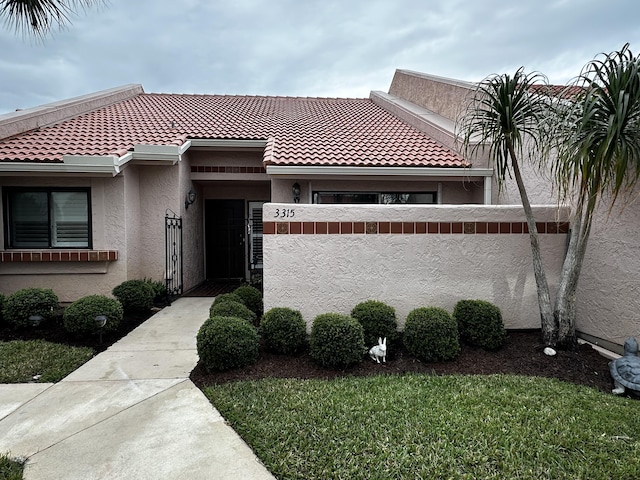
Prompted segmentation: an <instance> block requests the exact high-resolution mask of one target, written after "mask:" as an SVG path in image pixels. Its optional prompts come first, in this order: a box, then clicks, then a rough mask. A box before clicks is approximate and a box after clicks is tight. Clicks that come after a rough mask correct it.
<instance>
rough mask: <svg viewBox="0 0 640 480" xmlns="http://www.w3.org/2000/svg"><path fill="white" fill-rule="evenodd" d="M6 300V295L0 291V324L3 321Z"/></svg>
mask: <svg viewBox="0 0 640 480" xmlns="http://www.w3.org/2000/svg"><path fill="white" fill-rule="evenodd" d="M6 301H7V297H5V296H4V294H3V293H0V325H2V324H3V323H4V313H3V312H4V303H5V302H6Z"/></svg>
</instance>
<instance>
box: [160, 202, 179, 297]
mask: <svg viewBox="0 0 640 480" xmlns="http://www.w3.org/2000/svg"><path fill="white" fill-rule="evenodd" d="M164 224H165V230H164V231H165V280H166V282H167V294H168V295H169V296H170V297H172V296H177V295H182V218H181V217H179V216H178V215H176V213H175V212H173V211H171V210H167V212H166V213H165V217H164Z"/></svg>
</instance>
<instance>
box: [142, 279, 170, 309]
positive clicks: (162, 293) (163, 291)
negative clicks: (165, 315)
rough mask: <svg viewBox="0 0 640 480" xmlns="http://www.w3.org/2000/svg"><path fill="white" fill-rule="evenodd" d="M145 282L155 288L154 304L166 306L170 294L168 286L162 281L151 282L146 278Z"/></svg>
mask: <svg viewBox="0 0 640 480" xmlns="http://www.w3.org/2000/svg"><path fill="white" fill-rule="evenodd" d="M143 281H144V282H146V283H148V284H149V285H151V288H153V304H154V305H164V304H166V303H167V298H168V297H169V294H168V292H167V285H166V284H165V282H163V281H161V280H151V279H150V278H144V279H143Z"/></svg>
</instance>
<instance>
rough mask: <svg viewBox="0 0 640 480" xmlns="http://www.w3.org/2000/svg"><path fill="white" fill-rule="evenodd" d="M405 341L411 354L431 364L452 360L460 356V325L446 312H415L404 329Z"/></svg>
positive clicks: (435, 310)
mask: <svg viewBox="0 0 640 480" xmlns="http://www.w3.org/2000/svg"><path fill="white" fill-rule="evenodd" d="M403 338H404V345H405V347H406V348H407V350H408V351H409V353H411V354H412V355H414V356H415V357H417V358H419V359H422V360H425V361H427V362H438V361H442V360H451V359H453V358H456V357H457V356H458V354H459V353H460V342H459V340H458V324H457V323H456V321H455V319H454V318H453V317H452V316H451V315H450V314H449V312H447V311H446V310H444V309H442V308H438V307H423V308H416V309H415V310H412V311H411V312H410V313H409V315H408V316H407V321H406V322H405V325H404V337H403Z"/></svg>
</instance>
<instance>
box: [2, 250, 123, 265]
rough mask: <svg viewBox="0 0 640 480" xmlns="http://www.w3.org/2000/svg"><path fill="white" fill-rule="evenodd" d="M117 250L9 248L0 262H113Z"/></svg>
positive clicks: (3, 253)
mask: <svg viewBox="0 0 640 480" xmlns="http://www.w3.org/2000/svg"><path fill="white" fill-rule="evenodd" d="M116 260H118V251H117V250H11V251H5V252H2V253H1V255H0V263H25V262H27V263H33V262H45V263H51V262H74V263H80V262H113V261H116Z"/></svg>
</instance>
